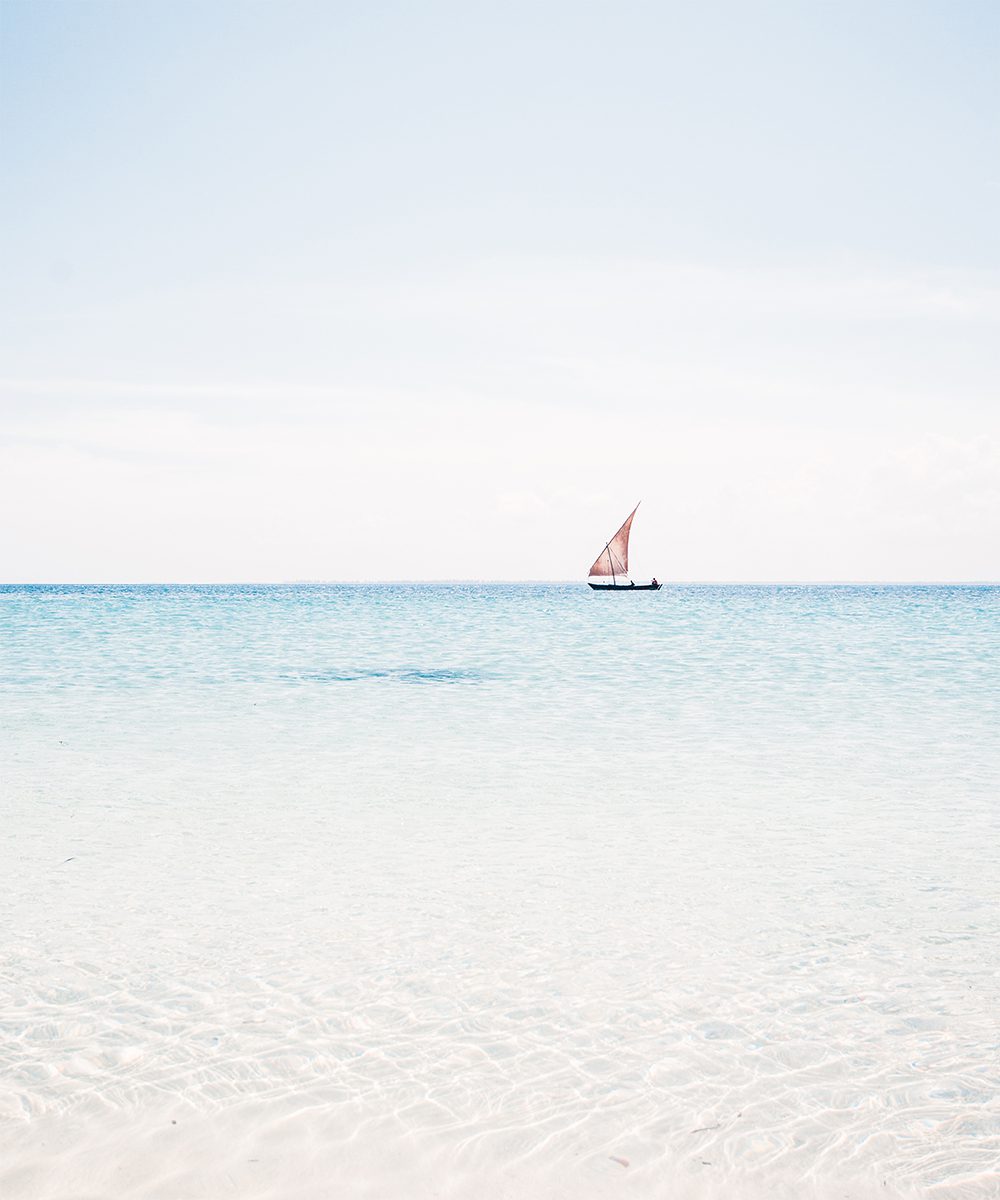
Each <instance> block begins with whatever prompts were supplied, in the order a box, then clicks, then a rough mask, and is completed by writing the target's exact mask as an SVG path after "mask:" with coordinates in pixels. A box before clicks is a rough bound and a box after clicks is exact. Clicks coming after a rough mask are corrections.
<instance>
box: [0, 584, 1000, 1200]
mask: <svg viewBox="0 0 1000 1200" xmlns="http://www.w3.org/2000/svg"><path fill="white" fill-rule="evenodd" d="M998 787H1000V588H996V587H988V586H981V587H980V586H953V587H945V586H905V587H904V586H878V587H875V586H822V587H821V586H731V587H722V586H669V585H666V586H664V588H663V590H662V591H660V592H659V593H642V594H633V595H601V594H595V593H592V592H591V591H590V590H589V589H587V588H586V587H585V586H582V585H571V586H570V585H566V586H563V585H488V584H483V585H479V584H455V585H403V584H400V585H370V586H368V585H329V586H327V585H303V586H292V585H290V586H218V587H171V586H162V587H159V586H143V587H139V586H136V587H124V586H123V587H101V586H90V587H71V586H60V587H56V586H32V587H28V586H25V587H18V586H6V587H0V821H2V823H0V1195H3V1196H4V1197H5V1198H6V1200H15V1198H16V1200H22V1198H23V1200H28V1198H30V1200H43V1198H44V1200H56V1198H59V1200H70V1198H72V1200H96V1198H98V1197H101V1198H105V1197H114V1198H115V1200H118V1198H121V1197H136V1198H140V1197H141V1198H142V1200H155V1198H157V1197H160V1198H162V1200H175V1198H180V1197H184V1198H201V1197H204V1198H205V1200H216V1198H218V1197H222V1196H226V1195H234V1196H239V1197H241V1198H253V1200H256V1198H263V1197H273V1198H275V1200H279V1198H280V1200H284V1198H286V1197H287V1198H288V1200H292V1198H294V1200H301V1198H305V1197H317V1198H318V1197H349V1198H350V1200H354V1198H355V1197H369V1196H370V1197H381V1198H385V1197H404V1196H405V1197H406V1198H407V1200H412V1198H422V1197H431V1196H437V1197H455V1198H464V1197H470V1198H471V1197H475V1198H476V1200H481V1198H484V1197H485V1198H488V1197H494V1196H496V1197H510V1198H512V1200H513V1198H514V1197H517V1198H518V1200H536V1198H542V1197H546V1198H549V1197H551V1198H554V1200H555V1198H560V1200H571V1198H572V1200H588V1198H590V1197H595V1198H603V1197H611V1196H614V1197H620V1196H628V1197H657V1198H659V1197H663V1198H665V1200H666V1198H669V1200H686V1198H689V1197H690V1198H695V1200H702V1198H710V1200H715V1198H718V1200H722V1198H725V1200H747V1198H749V1200H763V1198H764V1197H767V1198H768V1200H783V1198H787V1200H805V1198H808V1197H813V1196H815V1197H822V1198H824V1200H825V1198H827V1197H829V1198H830V1200H832V1198H833V1197H837V1198H838V1200H839V1198H843V1197H857V1198H867V1197H875V1196H878V1197H889V1198H891V1197H906V1198H909V1197H934V1198H938V1200H963V1198H970V1200H971V1198H979V1197H982V1198H986V1197H995V1196H997V1195H998V1194H1000V903H998V885H1000V797H998Z"/></svg>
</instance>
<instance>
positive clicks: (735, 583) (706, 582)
mask: <svg viewBox="0 0 1000 1200" xmlns="http://www.w3.org/2000/svg"><path fill="white" fill-rule="evenodd" d="M469 584H478V585H480V586H484V587H485V586H494V585H498V584H502V585H504V586H507V587H518V586H521V587H581V588H582V587H585V586H587V581H586V580H580V579H488V578H457V577H456V578H442V579H405V578H404V579H387V578H383V579H217V580H198V579H103V580H102V579H96V580H87V579H83V580H80V579H76V580H74V579H47V580H23V579H22V580H0V588H45V587H78V588H87V587H93V588H97V587H119V588H128V587H178V588H180V587H190V588H211V587H275V588H278V587H372V586H381V587H442V586H457V585H469ZM661 584H662V586H663V587H664V588H670V587H1000V579H671V580H661Z"/></svg>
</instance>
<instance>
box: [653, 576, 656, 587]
mask: <svg viewBox="0 0 1000 1200" xmlns="http://www.w3.org/2000/svg"><path fill="white" fill-rule="evenodd" d="M653 587H656V576H655V575H654V576H653Z"/></svg>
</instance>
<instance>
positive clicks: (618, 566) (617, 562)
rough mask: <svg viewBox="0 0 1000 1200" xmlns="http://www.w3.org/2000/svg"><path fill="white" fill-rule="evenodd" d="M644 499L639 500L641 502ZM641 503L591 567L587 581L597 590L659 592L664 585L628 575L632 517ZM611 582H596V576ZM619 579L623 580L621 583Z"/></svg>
mask: <svg viewBox="0 0 1000 1200" xmlns="http://www.w3.org/2000/svg"><path fill="white" fill-rule="evenodd" d="M641 503H642V501H641V500H640V501H639V504H641ZM639 504H637V505H636V506H635V508H633V509H632V511H631V512H630V513H629V515H628V516H627V517H626V519H625V524H624V525H623V526H622V527H621V529H619V530H618V532H617V533H616V534H615V536H614V537H613V538H612V539H611V541H610V542H608V544H607V545H606V546H605V547H604V549H603V550H602V551H601V553H600V554H598V556H597V558H596V559H595V560H594V565H593V566H592V567H591V568H590V571H589V574H590V579H589V580H588V581H587V582H588V583H589V584H590V586H591V587H592V588H593V589H594V591H595V592H658V591H659V590H660V588H661V587H662V586H663V584H661V583H657V582H656V580H655V579H653V580H652V581H651V582H650V583H633V582H632V581H631V579H629V577H628V535H629V532H630V530H631V529H632V518H633V517H634V516H635V514H636V513H637V512H638V510H639ZM609 575H610V576H611V582H610V583H594V577H595V576H598V577H600V578H602V579H607V577H608V576H609ZM619 579H620V580H621V581H622V582H621V583H619V582H618V581H619Z"/></svg>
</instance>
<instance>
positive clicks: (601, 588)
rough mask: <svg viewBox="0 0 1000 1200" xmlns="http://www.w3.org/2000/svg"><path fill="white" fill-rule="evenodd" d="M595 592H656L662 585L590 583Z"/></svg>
mask: <svg viewBox="0 0 1000 1200" xmlns="http://www.w3.org/2000/svg"><path fill="white" fill-rule="evenodd" d="M589 586H590V587H592V588H593V589H594V591H595V592H658V591H659V590H660V588H661V587H663V584H662V583H591V584H589Z"/></svg>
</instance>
